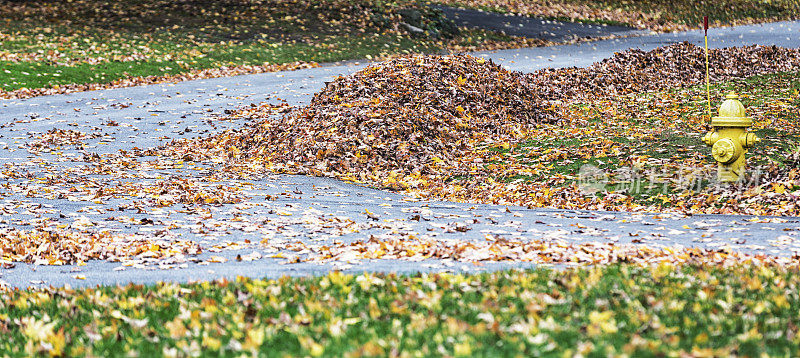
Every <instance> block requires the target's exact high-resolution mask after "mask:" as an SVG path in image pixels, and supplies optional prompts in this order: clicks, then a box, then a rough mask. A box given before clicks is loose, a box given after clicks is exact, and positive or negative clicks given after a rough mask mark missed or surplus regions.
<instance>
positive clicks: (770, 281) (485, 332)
mask: <svg viewBox="0 0 800 358" xmlns="http://www.w3.org/2000/svg"><path fill="white" fill-rule="evenodd" d="M798 286H800V275H798V271H797V269H796V268H782V267H763V266H748V265H744V266H733V267H727V268H721V267H712V266H691V265H690V266H683V267H676V266H669V265H659V266H655V265H654V266H646V267H641V266H636V265H612V266H599V267H589V268H570V269H563V270H562V269H549V268H540V269H535V270H529V271H500V272H493V273H482V274H474V275H464V274H448V273H441V274H424V275H414V276H395V275H373V274H362V275H349V274H342V273H338V272H333V273H330V274H328V275H326V276H322V277H307V278H286V277H284V278H281V279H278V280H258V279H247V278H239V279H236V280H235V281H217V282H202V283H194V284H181V285H178V284H172V283H162V284H158V285H155V286H140V285H129V286H126V287H101V288H90V289H80V290H72V289H63V288H62V289H46V290H14V291H5V292H2V293H0V332H2V335H3V337H4V339H3V340H2V342H0V352H2V353H1V354H3V355H19V356H21V355H29V354H34V353H44V354H48V353H49V354H52V355H59V354H65V355H101V356H109V355H112V356H117V355H129V354H138V355H140V356H154V355H161V354H164V355H169V356H187V355H190V356H193V355H203V356H217V355H223V356H239V355H240V354H243V353H244V354H258V355H263V356H287V355H288V356H331V357H333V356H337V357H338V356H386V355H391V356H403V357H406V356H408V357H411V356H419V355H424V356H487V355H488V356H514V355H521V356H539V355H544V356H573V355H577V354H581V355H583V356H592V357H594V356H597V357H601V356H602V357H605V356H609V355H610V356H618V355H623V354H625V355H629V356H637V357H641V356H664V355H667V356H672V355H680V356H703V357H708V356H749V357H757V356H761V355H763V354H767V355H769V356H792V355H796V354H797V353H798V352H800V351H799V349H800V336H798V334H797V333H798V326H800V317H799V316H798V315H797V312H798V310H800V294H798V292H800V291H798V289H797V287H798Z"/></svg>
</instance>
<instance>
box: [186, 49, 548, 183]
mask: <svg viewBox="0 0 800 358" xmlns="http://www.w3.org/2000/svg"><path fill="white" fill-rule="evenodd" d="M525 81H526V76H525V75H523V74H521V73H517V72H511V71H507V70H505V69H503V68H501V67H500V66H498V65H496V64H494V63H492V62H491V61H486V60H484V59H479V58H475V57H472V56H469V55H452V56H411V57H404V58H399V59H394V60H390V61H386V62H383V63H380V64H377V65H373V66H370V67H368V68H366V69H364V70H361V71H359V72H358V73H356V74H354V75H352V76H347V77H340V78H338V79H336V80H335V81H334V82H332V83H329V84H328V85H327V86H326V88H325V89H324V90H323V91H322V92H320V93H318V94H317V95H315V96H314V99H313V100H312V103H311V105H309V106H306V107H303V108H301V109H299V110H295V111H292V112H291V113H289V114H287V115H285V116H283V117H280V118H279V119H277V120H265V121H263V122H262V123H260V124H258V125H257V126H255V127H254V128H251V129H248V130H247V131H245V132H242V133H239V134H236V135H234V136H232V135H231V134H230V133H226V134H225V135H222V136H219V137H213V138H210V139H209V140H207V141H206V142H205V143H203V144H202V145H203V146H204V147H205V148H208V149H211V150H216V151H218V152H217V153H218V154H222V155H225V154H226V153H228V154H230V159H239V160H247V161H254V160H266V161H267V162H269V163H271V164H273V165H274V168H280V169H278V170H281V171H286V172H297V173H304V174H315V175H326V174H327V175H330V174H329V173H338V174H345V175H347V174H349V173H356V176H357V177H358V174H359V173H361V174H363V173H371V174H375V175H378V173H383V172H391V175H392V176H397V175H410V174H412V173H416V174H430V173H434V172H437V171H439V169H437V166H438V165H439V164H444V163H451V162H453V161H454V160H456V158H457V156H459V155H460V152H462V151H464V150H468V148H471V147H472V146H473V145H474V143H475V142H481V141H484V140H487V139H491V138H493V137H497V136H501V137H508V136H513V135H514V133H521V131H522V130H524V129H525V128H528V127H532V126H535V125H536V124H537V123H539V122H543V121H552V120H553V117H552V115H548V108H547V107H546V106H547V104H546V101H543V100H538V98H537V96H536V93H535V92H534V91H533V87H532V86H530V85H528V84H526V83H525ZM248 113H251V115H256V116H257V115H258V113H257V112H256V113H253V112H252V111H250V112H248ZM171 149H172V148H171ZM186 149H191V148H186ZM206 157H207V156H206ZM200 158H202V157H200Z"/></svg>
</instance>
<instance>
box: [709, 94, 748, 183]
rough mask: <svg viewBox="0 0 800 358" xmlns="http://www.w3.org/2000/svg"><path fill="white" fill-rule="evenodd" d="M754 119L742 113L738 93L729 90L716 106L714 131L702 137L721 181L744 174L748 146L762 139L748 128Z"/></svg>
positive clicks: (731, 179)
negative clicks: (748, 130)
mask: <svg viewBox="0 0 800 358" xmlns="http://www.w3.org/2000/svg"><path fill="white" fill-rule="evenodd" d="M752 125H753V120H752V119H751V118H750V117H747V116H745V114H744V106H743V105H742V102H739V96H738V95H737V94H736V93H734V92H730V93H728V95H727V96H725V101H724V102H722V105H721V106H720V107H719V116H717V117H713V118H711V126H712V127H714V131H712V132H708V133H707V134H706V135H705V136H704V137H703V142H705V143H706V144H708V145H709V146H711V154H712V155H713V156H714V160H716V161H717V162H718V165H717V178H718V179H719V181H721V182H726V183H731V182H736V181H738V180H739V179H740V178H742V177H744V164H745V154H746V153H747V148H750V147H752V146H753V145H754V144H756V143H758V142H760V141H761V139H760V138H758V137H757V136H756V135H755V134H753V133H749V132H747V128H748V127H750V126H752Z"/></svg>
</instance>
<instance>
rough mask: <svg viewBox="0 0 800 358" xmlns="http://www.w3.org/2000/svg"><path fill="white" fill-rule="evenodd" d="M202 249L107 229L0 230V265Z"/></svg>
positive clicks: (172, 254)
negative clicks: (101, 230)
mask: <svg viewBox="0 0 800 358" xmlns="http://www.w3.org/2000/svg"><path fill="white" fill-rule="evenodd" d="M201 252H202V249H201V248H200V246H199V245H198V244H196V243H194V242H192V241H172V242H167V241H166V240H156V239H148V238H143V237H125V236H121V235H114V234H110V233H107V232H100V233H84V232H79V231H51V230H45V229H39V228H37V229H33V230H18V229H3V230H2V231H0V265H2V266H0V267H9V268H10V267H13V266H14V265H13V263H12V262H25V263H32V264H36V265H70V264H76V263H83V262H86V261H89V260H107V261H112V262H118V261H124V260H132V259H148V260H157V259H166V258H171V257H176V256H181V257H183V256H194V255H198V254H200V253H201Z"/></svg>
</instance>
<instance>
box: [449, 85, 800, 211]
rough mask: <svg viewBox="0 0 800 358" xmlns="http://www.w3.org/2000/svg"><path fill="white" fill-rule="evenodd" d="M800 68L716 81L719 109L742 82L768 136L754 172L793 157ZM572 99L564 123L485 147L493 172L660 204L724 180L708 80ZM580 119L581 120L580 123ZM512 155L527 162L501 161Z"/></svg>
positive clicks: (798, 136) (750, 159)
mask: <svg viewBox="0 0 800 358" xmlns="http://www.w3.org/2000/svg"><path fill="white" fill-rule="evenodd" d="M798 74H800V73H798V72H790V73H776V74H769V75H759V76H752V77H749V78H745V79H739V80H732V81H726V82H722V83H717V84H714V85H712V86H711V94H712V98H714V103H713V105H712V108H713V110H714V111H715V112H716V110H717V108H718V106H719V105H720V103H721V101H722V99H724V97H725V94H727V93H728V92H729V91H736V92H738V93H739V94H740V96H741V101H742V103H743V104H744V106H745V108H746V111H747V114H748V115H749V116H751V117H753V118H754V120H755V125H754V127H753V128H751V130H752V131H753V132H755V133H756V135H758V136H759V137H760V138H761V139H762V141H761V142H760V143H758V144H756V146H755V147H753V148H750V149H748V153H747V166H748V168H750V173H751V174H752V175H759V174H758V173H759V171H758V170H757V169H756V168H760V170H765V171H766V170H768V168H770V166H771V165H774V164H777V165H779V166H785V165H786V163H787V162H786V159H787V157H788V156H789V154H790V153H792V152H793V151H794V150H795V149H796V147H797V145H798V143H800V131H798V130H797V126H796V122H797V120H798V119H800V117H799V116H800V111H799V110H798V109H799V108H800V95H799V94H800V79H799V78H798ZM571 106H572V107H570V108H571V111H570V112H569V113H571V114H570V115H569V117H568V118H567V119H565V123H561V124H558V125H555V126H552V127H545V128H543V129H542V130H540V131H537V132H536V133H537V136H536V137H531V138H529V139H527V140H524V141H522V142H520V143H516V144H514V145H511V146H503V147H492V148H482V149H485V150H488V151H490V152H494V153H496V154H495V156H494V158H493V160H492V161H490V162H488V163H487V164H486V165H485V168H486V169H488V170H489V171H490V172H493V173H497V174H495V176H494V178H493V179H495V180H496V181H500V182H506V183H508V182H514V181H522V182H525V183H529V184H532V185H534V186H539V187H548V188H550V190H553V191H554V192H559V191H562V190H563V191H568V190H569V188H570V187H572V186H574V185H578V187H584V186H585V185H586V184H587V183H591V190H589V192H587V193H586V194H587V195H588V196H593V197H597V198H599V199H603V198H605V197H607V196H608V195H609V194H614V195H615V196H614V197H615V198H619V196H618V194H622V195H623V196H624V198H623V199H624V200H629V201H630V202H633V203H636V204H641V205H645V206H652V205H656V206H660V207H668V206H671V205H673V204H674V203H676V202H681V201H682V198H684V197H687V195H688V197H692V196H694V194H697V193H698V192H704V191H706V189H709V188H714V187H716V185H717V183H716V182H715V181H714V180H713V177H714V176H715V174H714V173H713V172H710V171H713V168H714V163H715V162H714V160H713V158H712V156H711V150H710V148H709V147H708V146H707V145H706V144H705V143H703V142H702V141H701V137H702V136H703V135H704V134H705V133H706V132H707V131H708V130H710V129H711V128H710V126H709V125H708V124H707V123H706V122H705V118H706V116H707V102H706V95H705V87H704V86H696V87H689V88H674V89H666V90H663V91H653V92H646V93H638V94H631V95H627V96H619V97H618V98H615V99H613V100H610V101H597V102H586V103H576V104H571ZM714 115H716V113H714ZM572 123H575V124H574V125H573V124H572ZM573 128H574V129H580V130H577V131H575V132H572V131H571V130H572V129H573ZM507 164H508V165H512V167H514V168H519V167H520V166H522V167H523V168H527V169H523V170H517V169H515V170H503V169H502V168H504V166H505V165H507ZM587 165H590V166H592V167H594V168H598V169H599V170H600V171H601V173H597V175H594V174H593V175H591V178H587V177H586V175H585V174H586V173H587V172H585V171H584V172H582V171H581V170H582V168H584V169H585V167H584V166H587ZM792 165H794V164H792ZM497 167H499V168H500V170H498V168H497ZM704 168H705V169H704ZM592 170H594V169H592ZM709 170H710V171H709ZM769 170H771V169H769ZM582 173H583V174H582ZM601 174H602V175H601ZM761 174H766V172H761ZM747 178H748V181H753V180H755V179H757V178H756V177H753V176H749V177H747ZM470 179H471V178H470V177H466V176H462V177H459V178H454V180H455V181H463V180H470ZM587 179H590V180H589V181H588V182H587ZM623 199H621V200H623Z"/></svg>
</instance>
